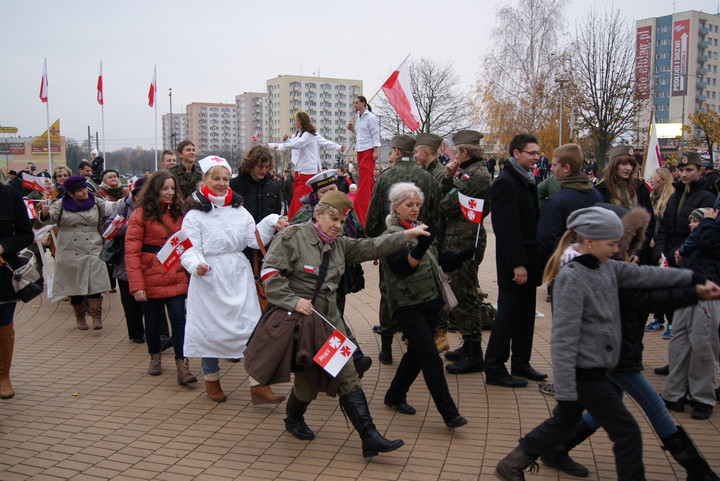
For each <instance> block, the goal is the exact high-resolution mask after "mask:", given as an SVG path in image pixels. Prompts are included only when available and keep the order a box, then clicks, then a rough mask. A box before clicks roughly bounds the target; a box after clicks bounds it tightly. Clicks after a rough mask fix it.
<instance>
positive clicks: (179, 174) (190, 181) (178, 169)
mask: <svg viewBox="0 0 720 481" xmlns="http://www.w3.org/2000/svg"><path fill="white" fill-rule="evenodd" d="M168 172H170V173H171V174H172V175H174V176H175V178H177V181H178V187H179V188H180V195H181V196H182V198H183V199H185V198H186V197H187V196H189V195H190V194H192V193H193V192H195V189H197V188H198V185H199V184H200V180H201V179H202V172H201V171H200V167H198V166H197V165H196V164H193V166H192V170H191V171H190V172H187V171H185V166H184V165H182V162H180V163H179V164H177V165H173V166H172V167H170V168H169V169H168Z"/></svg>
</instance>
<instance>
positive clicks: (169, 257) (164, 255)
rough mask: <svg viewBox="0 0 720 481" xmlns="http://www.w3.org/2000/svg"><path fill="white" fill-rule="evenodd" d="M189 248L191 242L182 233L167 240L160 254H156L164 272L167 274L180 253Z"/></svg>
mask: <svg viewBox="0 0 720 481" xmlns="http://www.w3.org/2000/svg"><path fill="white" fill-rule="evenodd" d="M191 247H192V242H190V239H188V237H187V236H186V235H185V233H184V232H183V231H181V230H179V231H177V232H176V233H175V234H173V235H172V236H171V237H170V238H169V239H168V240H167V242H166V243H165V245H164V246H163V247H162V249H160V252H158V253H157V258H158V260H159V261H160V264H162V266H163V267H164V268H165V270H166V271H168V272H169V271H170V269H172V268H173V266H174V265H175V264H177V263H178V261H179V260H180V256H181V255H182V253H183V252H185V251H186V250H188V249H189V248H191Z"/></svg>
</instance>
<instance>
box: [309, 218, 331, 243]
mask: <svg viewBox="0 0 720 481" xmlns="http://www.w3.org/2000/svg"><path fill="white" fill-rule="evenodd" d="M312 225H313V228H314V229H315V233H316V234H317V235H318V237H319V238H320V240H321V241H323V242H324V243H325V244H332V243H333V242H335V239H337V236H329V235H327V234H326V233H324V232H323V231H322V229H321V228H320V226H319V225H318V223H317V221H316V220H314V221H312Z"/></svg>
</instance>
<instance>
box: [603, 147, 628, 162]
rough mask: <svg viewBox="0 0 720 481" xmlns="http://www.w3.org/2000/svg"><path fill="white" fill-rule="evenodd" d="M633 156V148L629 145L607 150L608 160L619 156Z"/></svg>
mask: <svg viewBox="0 0 720 481" xmlns="http://www.w3.org/2000/svg"><path fill="white" fill-rule="evenodd" d="M633 154H634V151H633V148H632V147H631V146H629V145H616V146H615V147H612V148H611V149H610V150H608V159H610V160H612V159H614V158H615V157H618V156H620V155H629V156H631V157H632V155H633Z"/></svg>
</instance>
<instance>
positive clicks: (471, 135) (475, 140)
mask: <svg viewBox="0 0 720 481" xmlns="http://www.w3.org/2000/svg"><path fill="white" fill-rule="evenodd" d="M483 137H484V135H483V134H481V133H480V132H478V131H477V130H461V131H460V132H458V133H457V134H455V135H453V138H452V139H453V143H454V144H455V145H480V139H482V138H483Z"/></svg>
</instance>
